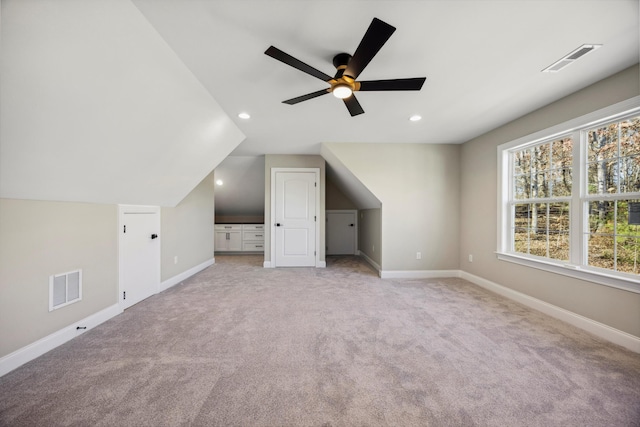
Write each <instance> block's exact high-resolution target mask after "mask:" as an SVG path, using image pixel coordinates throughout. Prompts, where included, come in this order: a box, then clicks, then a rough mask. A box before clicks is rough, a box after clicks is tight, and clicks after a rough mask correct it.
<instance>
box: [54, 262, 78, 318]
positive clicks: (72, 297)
mask: <svg viewBox="0 0 640 427" xmlns="http://www.w3.org/2000/svg"><path fill="white" fill-rule="evenodd" d="M81 299H82V270H75V271H70V272H68V273H63V274H54V275H53V276H49V311H53V310H56V309H58V308H61V307H64V306H66V305H69V304H72V303H74V302H76V301H80V300H81Z"/></svg>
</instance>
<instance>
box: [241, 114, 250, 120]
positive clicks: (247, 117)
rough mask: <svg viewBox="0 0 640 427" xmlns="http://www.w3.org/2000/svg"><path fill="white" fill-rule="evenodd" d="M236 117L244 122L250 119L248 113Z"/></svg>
mask: <svg viewBox="0 0 640 427" xmlns="http://www.w3.org/2000/svg"><path fill="white" fill-rule="evenodd" d="M238 117H240V118H241V119H244V120H247V119H250V118H251V116H250V115H249V113H240V114H238Z"/></svg>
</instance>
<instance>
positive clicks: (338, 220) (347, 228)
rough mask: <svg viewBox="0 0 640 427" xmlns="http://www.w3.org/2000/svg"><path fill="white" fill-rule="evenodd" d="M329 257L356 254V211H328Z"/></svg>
mask: <svg viewBox="0 0 640 427" xmlns="http://www.w3.org/2000/svg"><path fill="white" fill-rule="evenodd" d="M326 215H327V234H326V235H327V255H354V254H355V253H356V211H349V212H339V211H338V212H332V211H327V212H326Z"/></svg>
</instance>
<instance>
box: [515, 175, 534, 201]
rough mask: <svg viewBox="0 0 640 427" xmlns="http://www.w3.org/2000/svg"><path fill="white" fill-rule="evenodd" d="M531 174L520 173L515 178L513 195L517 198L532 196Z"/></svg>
mask: <svg viewBox="0 0 640 427" xmlns="http://www.w3.org/2000/svg"><path fill="white" fill-rule="evenodd" d="M530 181H531V180H530V179H529V175H519V176H516V177H515V178H514V185H515V188H514V189H513V195H514V197H515V198H516V199H528V198H529V197H531V183H530Z"/></svg>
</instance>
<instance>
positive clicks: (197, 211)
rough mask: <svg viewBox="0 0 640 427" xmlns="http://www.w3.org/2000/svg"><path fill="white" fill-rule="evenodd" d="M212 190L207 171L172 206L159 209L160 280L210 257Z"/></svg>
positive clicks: (212, 219) (212, 240) (211, 246)
mask: <svg viewBox="0 0 640 427" xmlns="http://www.w3.org/2000/svg"><path fill="white" fill-rule="evenodd" d="M214 189H215V180H214V177H213V172H211V173H210V174H209V175H208V176H207V177H206V178H205V179H204V180H202V182H201V183H200V184H198V186H197V187H196V188H194V189H193V191H191V193H189V194H188V195H187V197H185V198H184V199H183V200H182V201H181V202H180V203H178V205H177V206H176V207H173V208H162V210H161V214H160V219H161V224H162V226H161V232H162V236H161V237H162V240H161V241H162V250H161V251H162V255H161V256H162V268H161V271H162V274H161V280H162V281H165V280H167V279H170V278H172V277H174V276H176V275H178V274H180V273H182V272H184V271H185V270H188V269H190V268H192V267H195V266H197V265H199V264H202V263H203V262H205V261H208V260H210V259H212V258H213V251H214V247H213V244H214V216H215V207H214ZM176 256H177V257H178V263H177V264H175V263H174V258H175V257H176Z"/></svg>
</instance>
